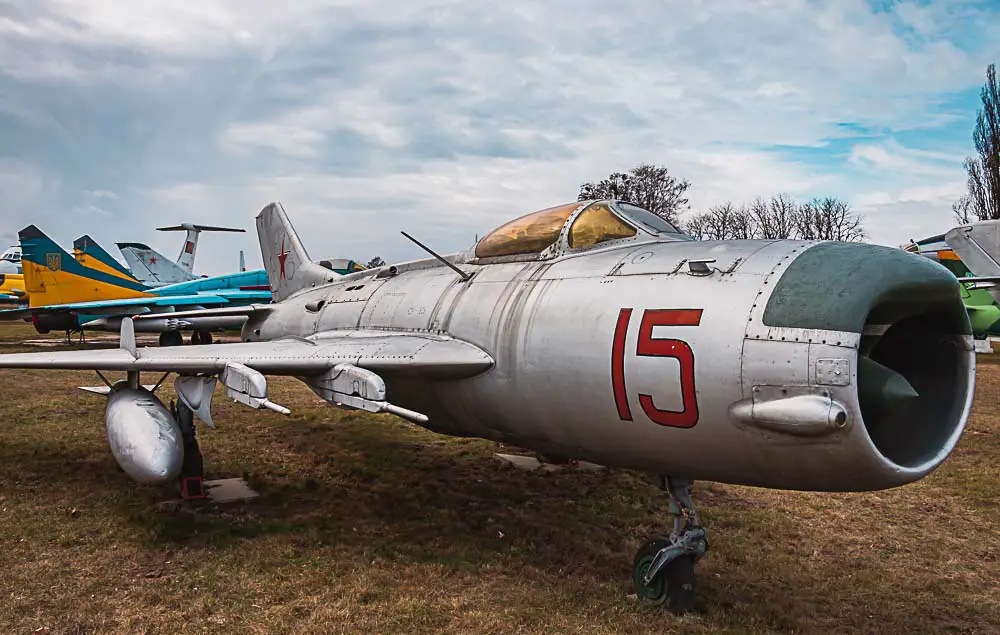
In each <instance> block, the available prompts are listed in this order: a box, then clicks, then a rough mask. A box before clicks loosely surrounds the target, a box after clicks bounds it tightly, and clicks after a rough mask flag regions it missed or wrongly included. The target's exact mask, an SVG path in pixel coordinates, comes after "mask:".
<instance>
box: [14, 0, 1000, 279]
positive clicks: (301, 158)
mask: <svg viewBox="0 0 1000 635" xmlns="http://www.w3.org/2000/svg"><path fill="white" fill-rule="evenodd" d="M997 17H998V10H997V8H996V7H995V6H992V5H990V4H989V3H988V2H985V1H984V2H969V1H964V0H963V1H959V2H946V1H945V0H934V1H933V2H925V1H922V2H895V3H891V4H890V5H888V6H886V7H882V8H876V7H873V5H871V4H869V3H868V2H865V1H863V0H842V1H838V2H836V3H819V2H811V1H807V0H771V1H768V2H760V3H746V2H743V1H742V0H720V1H718V2H712V3H696V4H692V3H688V2H680V1H677V2H662V1H653V0H623V2H620V3H618V4H616V5H615V6H613V7H612V6H609V5H607V4H606V3H603V2H598V1H597V0H578V1H574V2H570V1H569V0H556V1H554V2H549V3H544V4H543V5H518V4H507V5H504V4H496V3H492V4H487V3H485V2H457V1H450V0H410V1H407V2H403V1H402V0H392V1H387V2H383V3H378V4H372V3H360V2H351V1H348V0H332V1H321V0H302V1H300V2H295V3H277V4H275V3H268V2H263V1H261V0H244V1H241V2H236V1H231V0H220V1H218V2H213V3H200V4H199V3H176V2H166V0H145V1H144V2H134V3H116V4H114V5H107V4H102V3H90V4H86V3H85V4H80V3H76V2H69V1H68V0H66V1H62V0H59V1H53V0H48V1H44V0H33V1H30V2H29V1H27V0H24V1H23V2H14V3H7V4H5V5H3V6H2V7H0V134H3V135H4V138H5V140H8V141H9V142H8V143H5V146H4V148H3V149H2V150H0V156H4V157H6V158H5V161H7V164H6V165H8V166H17V167H16V169H14V168H11V169H12V170H13V172H11V173H12V174H15V175H20V176H14V177H9V178H13V181H7V182H6V183H12V187H14V188H15V189H17V190H18V192H17V193H16V194H15V195H14V196H13V200H14V201H15V202H14V203H13V204H10V205H8V207H7V210H8V211H7V212H5V213H6V214H7V217H8V219H9V222H12V223H13V224H15V225H17V223H24V224H27V222H34V220H31V221H29V220H28V219H37V220H38V224H39V225H40V226H43V227H51V229H50V230H49V231H50V232H51V233H52V234H53V235H54V237H57V238H58V239H59V240H61V241H63V242H64V244H65V243H66V242H68V241H70V240H72V238H74V237H75V235H78V234H80V233H84V232H89V233H91V234H92V235H93V236H94V237H95V238H96V239H97V240H98V241H101V242H104V243H108V244H110V243H112V242H115V241H122V240H143V241H144V242H149V243H150V244H152V245H153V246H154V247H157V248H160V249H161V250H167V253H173V250H175V249H176V248H177V245H176V244H174V242H173V241H174V240H175V239H176V236H172V235H170V234H166V235H164V234H160V233H157V232H153V231H152V228H153V227H156V226H160V225H162V224H167V223H177V222H181V221H199V222H205V223H209V222H211V223H217V224H227V225H235V226H242V227H247V228H248V229H250V231H249V232H248V234H247V235H244V234H233V235H224V234H220V235H213V236H206V237H205V239H204V242H203V245H204V247H203V248H202V249H201V250H200V252H199V260H198V262H199V265H198V266H199V268H200V269H201V270H202V271H205V272H211V273H221V272H223V271H225V270H227V269H231V268H232V263H233V261H234V260H235V253H236V250H238V249H244V250H246V251H247V256H248V260H253V258H254V257H258V256H256V252H257V247H256V241H255V240H254V237H253V229H252V228H253V222H252V217H253V216H254V215H255V214H256V212H257V211H259V210H260V208H262V207H263V206H264V205H265V204H266V203H268V202H269V201H271V200H281V201H283V202H284V203H285V206H286V209H287V210H288V212H289V214H290V215H291V217H292V219H293V222H295V224H296V225H297V226H298V227H300V229H302V230H303V234H304V236H305V240H306V243H307V246H308V247H309V249H310V251H311V252H314V254H322V255H325V256H335V255H341V256H348V257H355V258H358V259H363V260H365V259H367V258H368V257H370V256H371V255H375V254H376V253H377V254H380V255H382V256H383V257H385V258H387V259H389V260H392V259H396V258H408V257H417V256H418V255H419V252H418V251H417V248H416V247H414V246H413V245H411V244H409V243H408V242H406V241H405V240H404V239H402V237H400V236H399V234H398V230H399V229H405V230H407V231H410V232H411V233H414V234H415V235H417V236H418V237H420V238H421V239H422V240H424V241H425V242H427V243H429V244H431V245H433V246H434V247H435V248H437V249H441V250H451V249H461V248H465V247H468V246H469V244H470V243H471V240H472V239H473V238H474V237H475V235H476V234H479V235H482V234H483V233H484V232H485V231H488V230H489V229H490V228H492V227H494V226H496V225H499V224H501V223H503V222H504V221H505V220H508V219H509V218H511V217H513V216H517V215H520V214H523V213H525V212H527V211H530V210H532V209H536V208H540V207H544V206H548V205H552V204H556V203H559V202H562V201H566V200H570V199H573V198H575V196H576V193H577V190H578V187H579V185H580V183H582V182H584V181H588V180H593V179H598V178H601V177H603V176H604V175H606V174H607V173H609V172H612V171H617V170H623V169H627V168H629V167H631V166H633V165H635V164H636V163H638V162H641V161H653V162H656V163H660V164H663V165H667V166H668V167H669V168H670V170H671V172H672V173H674V174H677V175H678V176H681V177H684V178H687V179H689V180H690V181H691V182H692V188H691V190H690V198H691V201H692V207H693V208H695V209H703V208H705V207H707V206H710V205H713V204H716V203H719V202H722V201H725V200H728V199H733V200H746V199H749V198H752V197H754V196H757V195H764V196H766V195H770V194H772V193H776V192H789V193H791V194H793V195H796V196H800V197H810V196H814V195H816V196H823V195H833V196H838V197H841V198H845V199H847V200H848V201H851V202H852V203H853V204H854V205H855V207H856V208H858V209H859V210H862V211H863V212H864V214H865V216H866V219H867V220H866V223H867V225H868V226H869V230H870V231H869V233H870V235H871V238H872V240H874V241H876V242H883V243H886V244H898V243H900V242H903V241H905V240H906V239H907V238H910V237H911V236H909V235H907V236H903V237H900V236H899V234H900V233H901V232H903V230H904V229H905V230H906V231H907V232H910V231H912V232H914V233H916V234H918V235H920V234H933V233H939V232H940V231H942V230H943V229H946V228H947V226H948V224H949V223H950V222H951V219H950V200H949V199H948V197H949V196H952V195H953V194H955V193H956V192H957V193H959V194H960V193H961V188H960V184H961V183H962V182H963V181H964V176H963V172H962V167H961V159H962V158H963V157H964V156H965V154H966V153H969V152H970V151H971V147H970V146H971V143H970V141H971V140H970V133H971V127H972V122H973V119H974V116H975V108H976V106H977V103H976V96H977V93H978V88H979V85H981V83H982V80H983V70H984V68H985V65H986V63H987V62H988V61H990V60H989V58H988V54H989V53H990V51H991V48H990V47H991V42H993V41H994V40H993V39H992V37H993V36H992V35H991V33H990V25H991V24H995V22H996V19H997ZM994 50H995V49H994ZM3 165H4V164H2V163H0V182H3V181H2V180H3V179H4V178H5V177H4V176H3V174H4V173H3V172H2V169H3V168H2V166H3ZM22 178H23V181H22V180H21V179H22ZM109 194H113V195H109ZM88 206H92V207H93V208H94V209H92V208H91V207H88ZM97 210H100V211H99V212H98V211H97ZM914 210H918V211H914ZM98 218H99V219H100V220H99V222H98V223H96V225H97V226H95V220H97V219H98ZM19 228H20V226H16V227H14V228H13V230H12V231H16V229H19ZM4 230H5V231H7V228H6V227H5V228H4ZM57 233H58V236H56V234H57Z"/></svg>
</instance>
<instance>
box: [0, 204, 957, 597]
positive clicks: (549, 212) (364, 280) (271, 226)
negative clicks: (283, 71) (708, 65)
mask: <svg viewBox="0 0 1000 635" xmlns="http://www.w3.org/2000/svg"><path fill="white" fill-rule="evenodd" d="M257 232H258V237H259V239H260V246H261V252H262V256H263V261H264V263H265V268H266V269H267V273H268V277H269V282H270V285H271V289H272V292H273V299H274V303H273V304H269V305H255V306H249V307H239V308H232V309H229V308H222V309H213V310H208V311H196V312H189V313H191V314H193V315H194V314H196V315H220V316H221V315H236V314H238V315H246V316H247V321H246V323H245V325H244V327H243V330H242V337H243V340H244V341H243V342H241V343H233V344H211V345H203V346H197V347H167V348H137V347H136V345H135V336H134V327H133V323H132V321H131V319H126V320H125V321H124V322H123V325H122V343H121V347H120V348H119V349H117V350H86V351H62V352H47V353H30V354H10V355H0V367H2V368H60V369H92V370H96V371H98V373H99V374H100V373H101V371H125V372H126V373H127V378H126V379H125V380H122V381H119V382H118V383H115V384H111V383H110V382H108V381H107V380H105V383H106V384H107V385H106V386H104V387H100V388H93V389H91V390H93V391H97V392H102V393H104V394H108V411H107V426H108V431H109V440H110V441H111V442H112V446H113V449H114V452H115V457H116V458H117V459H118V460H119V462H122V463H124V464H126V465H128V469H126V472H127V473H128V474H130V475H132V476H133V478H137V479H140V480H143V481H146V482H155V481H157V480H166V479H171V478H176V477H177V474H178V470H179V469H180V468H179V467H178V466H179V465H180V462H181V461H180V458H183V457H178V452H182V451H183V448H184V447H186V446H185V445H184V443H181V442H179V441H178V438H179V436H180V435H179V434H178V432H177V430H178V425H179V424H178V423H177V421H176V420H178V419H183V417H182V416H181V415H182V414H183V412H184V409H187V412H188V413H189V414H188V418H189V419H190V418H191V415H190V413H193V414H194V415H196V416H197V417H198V419H200V420H201V421H203V422H205V423H207V424H209V425H211V424H212V419H211V409H210V408H211V400H212V395H213V394H214V391H215V387H216V384H217V383H219V384H222V385H223V386H224V391H225V393H226V395H227V396H228V397H230V398H233V399H235V400H237V401H240V402H242V403H244V404H246V405H248V406H250V407H252V408H269V409H272V410H276V411H278V412H284V413H287V412H288V410H287V409H285V408H284V407H282V406H280V405H278V404H275V403H273V402H271V401H270V400H269V399H268V394H267V379H266V376H267V375H288V376H294V377H297V378H299V379H300V380H301V381H303V382H304V383H305V384H306V385H308V386H309V387H310V388H311V389H312V390H313V391H314V392H315V393H316V394H317V395H318V396H319V397H321V398H322V399H324V400H326V401H327V402H329V403H330V404H332V405H335V406H338V407H343V408H360V409H363V410H367V411H370V412H389V413H393V414H396V415H399V416H401V417H404V418H406V419H408V420H410V421H413V422H415V423H417V424H419V425H421V426H424V427H425V428H428V429H430V430H434V431H437V432H441V433H444V434H449V435H455V436H472V437H482V438H486V439H492V440H496V441H501V442H504V443H509V444H514V445H517V446H521V447H524V448H527V449H529V450H532V451H535V452H537V453H540V454H547V455H559V456H564V457H574V458H578V459H583V460H587V461H590V462H594V463H599V464H602V465H605V466H610V467H617V468H625V469H633V470H641V471H646V472H650V473H653V474H655V475H659V477H660V482H661V484H662V486H663V488H664V489H665V490H666V491H667V494H668V502H669V510H670V513H671V514H672V516H673V517H674V519H675V520H674V526H673V527H672V528H671V530H669V531H667V532H666V535H665V536H663V537H657V538H654V539H652V540H650V541H649V542H648V543H646V544H645V545H643V546H642V547H641V548H640V549H639V551H638V553H637V555H636V557H635V560H634V562H633V574H632V577H633V583H634V585H635V588H636V592H637V594H638V596H639V598H641V599H642V600H644V601H646V602H648V603H653V604H660V605H665V606H668V607H670V608H671V609H672V610H675V611H683V610H685V609H687V608H689V607H691V606H692V603H693V599H694V591H693V588H694V587H693V583H694V564H695V562H697V560H698V559H700V558H701V557H702V556H703V555H704V554H705V553H706V550H707V548H708V543H707V541H706V538H705V528H704V527H703V526H702V525H701V524H700V523H699V521H698V516H697V514H696V513H695V511H694V506H693V504H692V501H691V483H692V481H693V480H695V479H704V480H712V481H720V482H725V483H735V484H742V485H752V486H760V487H769V488H778V489H790V490H814V491H865V490H878V489H884V488H890V487H895V486H899V485H904V484H906V483H911V482H913V481H916V480H918V479H920V478H922V477H924V476H926V475H927V474H929V473H930V472H931V471H933V470H934V469H935V468H937V467H938V466H939V465H940V464H941V463H942V462H943V461H944V460H945V458H946V457H947V456H948V455H949V453H950V452H951V451H952V449H953V448H954V447H955V444H956V443H957V441H958V439H959V437H960V436H961V434H962V431H963V429H964V427H965V424H966V420H967V417H968V414H969V408H970V404H971V401H972V396H973V389H974V371H975V353H974V351H973V341H972V335H971V329H970V326H969V320H968V317H967V316H966V312H965V309H964V307H963V305H962V299H961V294H960V286H959V283H958V281H957V280H956V279H955V277H954V276H952V275H951V274H950V273H949V272H948V271H947V270H946V269H945V268H944V267H942V266H940V265H938V264H937V263H934V262H931V261H930V260H928V259H926V258H922V257H920V256H918V255H915V254H910V253H906V252H903V251H901V250H898V249H891V248H887V247H880V246H875V245H866V244H857V243H843V242H806V241H791V240H739V241H694V240H691V239H690V238H689V237H688V236H686V235H684V234H682V233H681V232H679V231H678V230H677V229H676V228H675V227H673V226H672V225H671V224H669V223H667V222H665V221H663V220H662V219H660V218H659V217H657V216H655V215H653V214H652V213H650V212H649V211H647V210H644V209H641V208H638V207H635V206H633V205H629V204H626V203H623V202H619V201H582V202H573V203H569V204H566V205H561V206H558V207H553V208H549V209H545V210H541V211H538V212H534V213H532V214H528V215H526V216H523V217H521V218H518V219H516V220H513V221H511V222H510V223H507V224H505V225H503V226H501V227H499V228H498V229H496V230H495V231H493V232H491V233H490V234H488V235H487V236H486V237H484V238H483V239H482V240H479V241H478V242H477V243H476V245H475V246H474V247H473V248H471V249H470V250H469V251H467V252H464V253H457V254H451V255H448V256H438V255H436V254H434V253H433V252H432V251H430V250H429V249H427V250H428V252H430V253H431V256H432V257H428V258H426V259H422V260H415V261H411V262H405V263H400V264H396V265H392V266H383V267H380V268H377V269H371V270H367V271H362V272H358V273H353V274H349V275H346V276H336V275H333V274H332V273H331V272H330V271H329V270H327V269H325V268H323V267H321V266H319V265H317V264H315V263H314V262H312V261H311V260H310V258H309V256H308V254H307V253H306V250H305V248H304V246H303V245H302V242H301V241H300V240H299V237H298V236H297V235H296V233H295V231H294V229H293V228H292V225H291V223H290V222H289V220H288V217H287V216H286V214H285V212H284V210H283V209H282V207H281V206H280V205H279V204H277V203H273V204H270V205H268V206H267V207H265V208H264V209H263V210H262V211H261V212H260V214H259V215H258V216H257ZM185 315H186V313H185V312H178V313H176V314H175V317H184V316H185ZM136 319H137V320H140V319H142V317H137V318H136ZM142 371H155V372H161V373H171V372H172V373H176V374H177V375H178V376H177V378H176V380H175V384H174V385H175V387H176V389H177V392H178V394H179V396H180V400H181V402H183V403H182V404H178V409H177V410H176V411H175V410H174V409H170V410H168V409H167V408H166V407H165V406H164V405H163V403H162V402H160V400H159V399H158V398H157V397H156V396H155V394H154V391H155V386H154V387H151V388H152V390H151V388H150V387H144V386H142V385H141V384H140V383H139V374H140V373H141V372H142ZM101 377H102V378H103V377H104V376H103V375H101ZM161 381H162V380H161ZM181 405H183V406H184V409H182V408H181ZM126 424H127V425H126ZM179 448H180V449H179Z"/></svg>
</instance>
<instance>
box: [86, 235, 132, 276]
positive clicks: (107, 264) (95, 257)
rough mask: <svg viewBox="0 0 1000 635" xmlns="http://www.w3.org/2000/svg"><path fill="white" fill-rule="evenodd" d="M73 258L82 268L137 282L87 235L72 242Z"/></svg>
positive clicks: (130, 273)
mask: <svg viewBox="0 0 1000 635" xmlns="http://www.w3.org/2000/svg"><path fill="white" fill-rule="evenodd" d="M73 257H74V258H76V260H77V262H79V263H80V264H81V265H83V266H84V267H88V268H90V269H96V270H97V271H101V272H103V273H107V274H110V275H112V276H116V277H119V278H124V279H126V280H132V281H133V282H138V280H137V279H136V278H135V277H134V276H133V275H132V272H131V271H129V270H128V269H126V268H125V267H123V266H122V264H121V263H120V262H118V261H117V260H115V258H114V257H113V256H112V255H111V254H109V253H108V252H107V251H105V250H104V248H103V247H101V246H100V245H98V244H97V241H95V240H94V239H93V238H91V237H90V236H89V235H87V234H84V235H83V236H80V237H79V238H77V239H76V240H74V241H73Z"/></svg>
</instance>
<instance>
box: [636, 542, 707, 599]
mask: <svg viewBox="0 0 1000 635" xmlns="http://www.w3.org/2000/svg"><path fill="white" fill-rule="evenodd" d="M668 544H670V543H669V541H667V540H666V539H664V538H655V539H653V540H650V541H649V542H647V543H646V544H644V545H643V546H642V547H640V548H639V551H637V552H636V554H635V559H634V560H633V561H632V586H633V588H634V589H635V595H636V598H637V599H638V600H639V601H640V602H642V603H643V604H646V605H649V606H661V607H664V608H666V609H668V610H670V612H672V613H674V614H676V615H681V614H682V613H686V612H688V611H691V610H692V609H694V604H695V584H694V558H693V557H692V556H680V557H679V558H675V559H674V560H671V561H670V563H668V564H667V566H665V567H664V568H663V570H662V571H660V574H659V575H658V576H656V578H654V579H653V581H652V582H650V584H649V585H644V584H643V583H642V576H643V575H645V573H646V571H648V570H649V565H651V564H652V563H653V558H655V557H656V554H657V553H658V552H659V551H660V549H663V548H664V547H666V546H667V545H668Z"/></svg>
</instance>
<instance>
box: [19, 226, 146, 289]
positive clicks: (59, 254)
mask: <svg viewBox="0 0 1000 635" xmlns="http://www.w3.org/2000/svg"><path fill="white" fill-rule="evenodd" d="M18 238H19V239H20V241H21V250H22V260H21V266H22V269H23V270H24V286H25V287H26V289H25V291H27V292H28V297H29V306H31V307H36V306H45V305H51V304H65V303H71V302H93V301H97V300H119V299H125V298H139V297H145V296H148V295H151V294H150V293H148V290H149V287H147V286H145V285H143V284H140V283H139V282H137V281H135V280H131V279H128V278H123V277H121V276H116V275H111V274H109V273H105V272H103V271H98V270H97V269H91V268H89V267H85V266H83V265H82V264H80V263H79V262H77V260H76V259H75V258H73V256H71V255H70V254H68V253H66V251H65V250H64V249H63V248H62V247H60V246H59V245H57V244H56V243H55V241H53V240H52V239H51V238H49V237H48V236H46V235H45V233H44V232H43V231H42V230H40V229H38V227H36V226H34V225H29V226H27V227H25V228H24V229H22V230H21V231H20V232H18Z"/></svg>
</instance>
